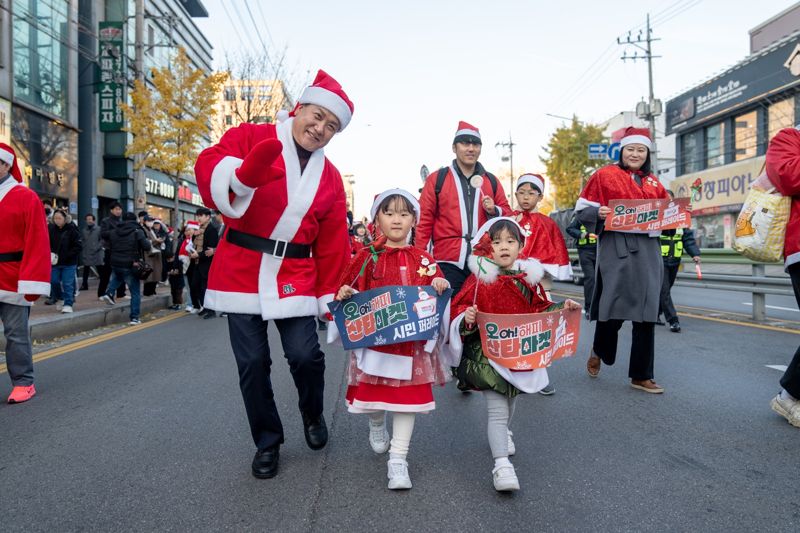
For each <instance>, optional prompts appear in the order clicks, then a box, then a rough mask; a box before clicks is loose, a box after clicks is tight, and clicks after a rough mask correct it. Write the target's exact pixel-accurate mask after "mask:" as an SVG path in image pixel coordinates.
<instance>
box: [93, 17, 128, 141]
mask: <svg viewBox="0 0 800 533" xmlns="http://www.w3.org/2000/svg"><path fill="white" fill-rule="evenodd" d="M122 28H123V23H122V22H110V21H104V22H100V23H99V32H98V33H99V40H100V84H99V85H98V89H99V93H100V110H99V117H100V131H120V130H121V129H122V126H123V116H122V108H121V107H120V105H119V104H120V103H121V102H122V101H123V100H124V91H125V73H124V70H123V69H124V65H123V61H122V58H123V51H124V49H123V47H124V39H123V36H124V32H123V29H122Z"/></svg>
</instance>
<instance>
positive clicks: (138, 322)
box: [128, 318, 142, 326]
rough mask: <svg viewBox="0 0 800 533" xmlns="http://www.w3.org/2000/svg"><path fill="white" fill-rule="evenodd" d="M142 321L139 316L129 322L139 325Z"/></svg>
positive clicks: (132, 324)
mask: <svg viewBox="0 0 800 533" xmlns="http://www.w3.org/2000/svg"><path fill="white" fill-rule="evenodd" d="M141 323H142V321H141V320H139V319H138V318H132V319H131V321H130V322H128V324H130V325H131V326H138V325H139V324H141Z"/></svg>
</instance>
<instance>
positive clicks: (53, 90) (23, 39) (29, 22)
mask: <svg viewBox="0 0 800 533" xmlns="http://www.w3.org/2000/svg"><path fill="white" fill-rule="evenodd" d="M12 12H13V14H14V16H13V30H12V32H13V39H12V48H13V63H12V64H13V66H14V98H16V99H17V100H20V101H23V102H26V103H28V104H30V105H32V106H34V107H36V108H38V109H41V110H43V111H46V112H48V113H51V114H53V115H56V116H58V117H61V118H63V119H67V118H68V117H67V96H68V87H69V59H70V58H69V54H70V50H71V48H74V47H72V46H71V45H70V34H69V16H68V15H69V1H68V0H14V1H13V9H12Z"/></svg>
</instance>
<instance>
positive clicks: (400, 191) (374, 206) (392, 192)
mask: <svg viewBox="0 0 800 533" xmlns="http://www.w3.org/2000/svg"><path fill="white" fill-rule="evenodd" d="M395 194H398V195H400V196H402V197H403V198H405V199H407V200H408V201H409V202H410V203H411V205H412V206H413V208H414V216H416V217H417V220H419V202H418V201H417V199H416V197H415V196H414V195H413V194H411V193H410V192H408V191H407V190H405V189H388V190H385V191H383V192H382V193H380V194H379V195H377V196H376V197H375V201H373V202H372V208H371V209H370V210H369V214H370V217H371V218H372V220H375V217H376V216H377V215H378V207H380V205H381V203H383V201H384V200H386V199H387V198H389V197H390V196H394V195H395Z"/></svg>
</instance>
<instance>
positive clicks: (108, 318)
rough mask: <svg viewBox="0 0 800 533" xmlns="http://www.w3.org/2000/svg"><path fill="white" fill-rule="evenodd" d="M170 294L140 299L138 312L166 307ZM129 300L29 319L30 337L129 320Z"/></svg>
mask: <svg viewBox="0 0 800 533" xmlns="http://www.w3.org/2000/svg"><path fill="white" fill-rule="evenodd" d="M169 302H170V295H169V294H158V295H156V296H154V297H147V298H146V299H145V298H142V304H141V314H142V315H145V314H148V313H153V312H155V311H160V310H161V309H165V308H167V307H168V306H169ZM130 308H131V304H130V302H129V301H125V302H124V303H123V302H118V303H117V304H116V305H114V306H113V307H112V306H107V307H99V308H94V309H86V310H83V311H75V312H74V313H72V314H71V315H69V316H65V315H62V314H58V315H55V316H46V317H37V318H32V319H31V321H30V330H31V340H32V341H33V342H34V343H37V342H46V341H51V340H53V339H56V338H58V337H64V336H66V335H75V334H76V333H83V332H86V331H90V330H93V329H97V328H101V327H103V326H110V325H112V324H122V323H125V322H128V321H129V320H130ZM5 349H6V339H5V336H0V350H2V351H5Z"/></svg>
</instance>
